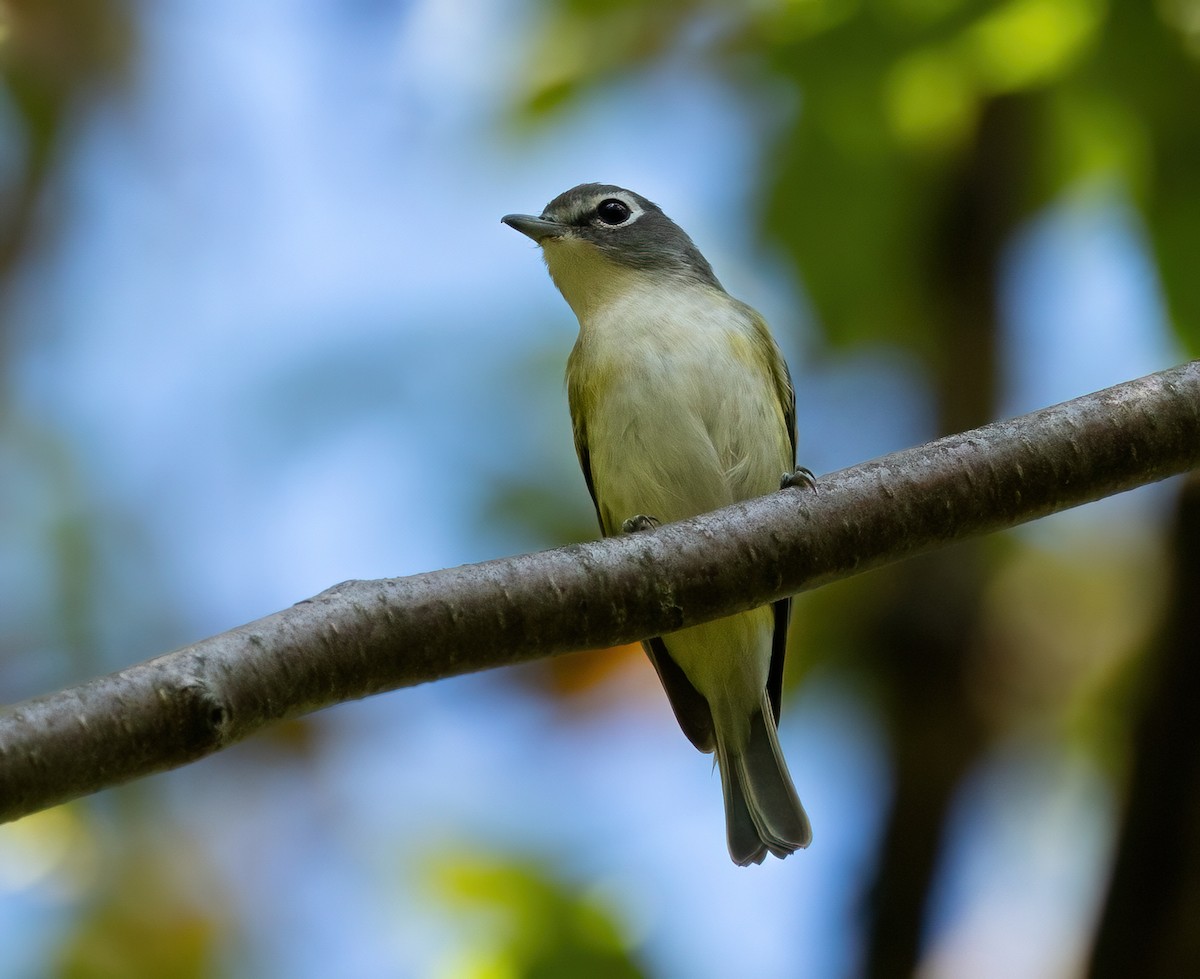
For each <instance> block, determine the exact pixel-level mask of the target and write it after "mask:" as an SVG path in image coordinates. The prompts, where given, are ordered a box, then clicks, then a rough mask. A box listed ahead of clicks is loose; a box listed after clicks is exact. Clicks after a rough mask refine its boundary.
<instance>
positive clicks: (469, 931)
mask: <svg viewBox="0 0 1200 979" xmlns="http://www.w3.org/2000/svg"><path fill="white" fill-rule="evenodd" d="M431 875H432V882H433V886H434V890H435V891H436V892H438V893H439V894H440V895H441V896H442V898H443V899H444V900H445V901H447V902H448V903H449V904H450V905H451V907H452V909H453V910H454V912H455V914H454V918H455V920H456V921H457V922H459V928H460V929H462V931H463V934H464V940H463V941H462V943H461V946H460V947H459V948H458V949H457V951H456V954H455V957H454V960H453V961H452V962H449V963H447V965H446V967H445V970H444V971H445V974H446V975H447V976H454V977H455V979H517V977H520V979H558V977H561V976H571V977H573V979H575V977H577V979H636V977H639V976H643V975H645V973H644V972H643V971H642V969H641V968H640V967H639V966H638V965H637V963H636V962H635V960H634V957H633V954H632V951H631V949H630V943H629V940H628V939H627V938H626V937H625V936H624V935H623V934H622V928H621V927H620V925H619V924H618V922H617V920H616V919H615V918H614V917H613V915H612V912H611V910H610V909H609V908H608V907H606V905H605V904H604V902H603V901H600V900H598V899H596V898H595V897H593V896H589V895H587V894H582V895H581V894H579V893H577V892H576V891H575V890H573V889H572V888H571V887H569V886H567V885H565V884H563V883H562V882H560V881H558V880H556V879H555V878H554V876H553V875H552V874H551V873H549V872H548V871H546V870H545V869H543V868H540V867H536V866H533V865H530V864H525V863H520V862H516V861H513V862H509V861H505V860H501V859H494V858H490V857H487V856H484V855H480V854H476V855H472V856H467V857H464V856H462V855H460V854H455V855H453V856H445V857H443V858H441V859H439V860H436V861H435V862H433V864H432V867H431ZM467 936H469V937H467Z"/></svg>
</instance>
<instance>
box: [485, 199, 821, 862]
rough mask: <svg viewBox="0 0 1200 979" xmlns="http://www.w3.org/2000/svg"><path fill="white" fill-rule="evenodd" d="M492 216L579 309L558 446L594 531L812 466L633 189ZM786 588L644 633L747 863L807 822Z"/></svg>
mask: <svg viewBox="0 0 1200 979" xmlns="http://www.w3.org/2000/svg"><path fill="white" fill-rule="evenodd" d="M503 221H504V223H505V224H507V225H509V226H510V227H512V228H515V229H516V230H517V231H520V232H521V233H522V234H524V235H528V236H529V237H530V238H532V239H533V240H534V241H535V242H537V243H538V244H539V245H541V247H542V253H543V255H544V257H545V259H546V265H547V266H548V267H549V269H550V276H551V278H552V279H553V280H554V284H555V285H556V286H558V289H559V291H560V292H561V293H562V294H563V297H564V298H565V299H566V300H567V302H568V303H569V304H570V306H571V309H573V310H574V311H575V315H576V316H577V317H578V319H579V338H578V340H577V341H576V343H575V348H574V349H573V350H572V351H571V356H570V358H569V359H568V361H567V392H568V399H569V402H570V407H571V420H572V423H573V427H574V432H575V450H576V452H577V453H578V455H579V464H580V466H581V467H582V468H583V477H584V479H585V480H586V481H587V486H588V490H589V491H590V492H591V494H592V501H593V502H594V503H595V505H596V514H597V516H598V517H599V518H600V528H601V530H602V532H603V533H604V535H605V536H611V535H613V534H616V533H619V532H621V531H626V532H632V531H637V530H641V529H644V528H647V527H653V526H655V525H657V524H658V523H659V522H661V521H670V520H681V519H684V518H685V517H692V516H695V515H696V514H699V513H705V512H707V511H709V510H715V509H717V508H718V507H723V506H726V505H728V504H730V503H733V502H735V501H737V500H744V499H748V498H750V497H754V496H761V495H763V494H765V493H768V492H771V491H773V490H775V489H777V488H779V487H780V485H781V479H780V474H781V473H783V474H784V476H783V485H796V484H798V483H800V482H811V474H809V473H808V471H807V470H805V469H796V468H795V457H796V429H795V394H794V392H793V389H792V381H791V377H790V376H789V374H788V369H787V364H786V362H785V361H784V359H783V355H782V354H781V353H780V351H779V347H778V346H777V345H776V344H775V341H774V339H773V338H772V336H771V333H770V331H769V330H768V329H767V325H766V323H765V322H764V321H763V318H762V317H761V316H759V314H758V313H756V312H755V311H754V310H753V309H751V308H750V307H749V306H747V305H746V304H745V303H742V302H739V301H738V300H736V299H734V298H733V297H732V296H730V295H729V293H727V292H726V291H725V290H724V289H723V288H722V287H721V284H720V283H719V282H718V281H717V277H716V276H715V275H713V271H712V268H711V267H710V266H709V264H708V262H707V261H705V259H704V256H703V255H701V254H700V251H699V250H698V249H697V248H696V246H695V245H694V244H693V243H692V240H691V239H690V238H689V237H688V236H687V235H686V234H685V233H684V231H683V230H682V229H681V228H680V227H678V226H677V225H676V224H675V223H674V222H673V221H671V219H670V218H668V217H667V216H666V215H665V214H663V212H662V211H661V210H660V209H659V208H658V206H657V205H655V204H653V203H651V202H650V201H648V200H646V198H644V197H642V196H640V195H639V194H635V193H633V192H632V191H628V190H624V189H623V188H621V187H614V186H611V185H608V184H580V185H579V186H578V187H574V188H572V189H571V190H568V191H567V192H566V193H564V194H560V195H559V196H558V197H556V198H555V199H554V200H552V201H551V202H550V203H549V204H548V205H546V208H545V210H543V211H542V213H541V216H539V217H534V216H533V215H530V214H509V215H507V216H506V217H505V218H504V219H503ZM790 607H791V600H790V599H785V600H783V601H779V602H776V603H775V604H774V605H773V606H771V607H767V606H763V607H762V608H757V609H754V610H752V611H749V612H742V613H740V614H738V615H733V616H730V617H728V618H725V619H720V620H718V621H716V622H708V623H706V624H704V625H698V626H692V627H691V628H687V629H682V630H680V631H678V632H673V633H670V634H668V635H665V636H662V637H660V638H657V639H651V640H649V641H648V642H646V643H645V647H646V652H647V653H648V654H649V656H650V661H651V662H652V663H653V664H654V668H655V669H656V670H657V671H658V675H659V678H660V679H661V680H662V684H663V687H664V688H665V689H666V692H667V697H668V698H669V699H670V701H671V706H672V708H673V709H674V711H675V716H676V718H678V720H679V724H680V726H681V727H682V728H683V732H684V734H686V735H687V736H688V738H689V739H690V740H691V742H692V744H694V745H695V746H696V747H697V748H699V749H700V750H701V751H705V752H711V751H714V750H715V751H716V753H717V764H718V766H719V767H720V770H721V782H722V785H723V788H724V795H725V819H726V827H727V833H728V839H729V854H730V856H731V857H733V860H734V862H735V863H737V864H740V865H743V866H745V865H747V864H750V863H761V862H762V861H763V859H764V857H765V856H766V854H767V852H768V851H769V852H771V853H773V854H775V855H776V856H777V857H784V856H787V855H788V854H789V853H793V852H794V851H795V850H797V849H798V848H800V847H805V846H807V845H808V843H809V841H810V840H811V838H812V830H811V828H810V827H809V822H808V817H807V816H806V815H805V812H804V808H803V807H802V806H801V805H800V799H799V798H798V797H797V795H796V789H795V787H794V786H793V785H792V779H791V776H790V775H789V774H788V770H787V765H786V763H785V762H784V759H783V754H782V752H781V751H780V748H779V738H778V735H777V733H776V724H777V723H778V720H779V701H780V692H781V687H782V683H783V658H784V652H785V649H786V645H787V627H788V615H789V612H790Z"/></svg>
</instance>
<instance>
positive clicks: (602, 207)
mask: <svg viewBox="0 0 1200 979" xmlns="http://www.w3.org/2000/svg"><path fill="white" fill-rule="evenodd" d="M632 213H633V212H632V211H630V210H629V205H628V204H626V203H625V202H624V201H619V200H617V199H616V198H615V197H610V198H609V199H608V200H606V201H601V202H600V203H599V205H597V207H596V216H597V217H598V218H599V219H600V220H601V221H603V222H604V223H605V224H611V225H618V224H624V223H625V222H626V221H628V220H629V215H630V214H632Z"/></svg>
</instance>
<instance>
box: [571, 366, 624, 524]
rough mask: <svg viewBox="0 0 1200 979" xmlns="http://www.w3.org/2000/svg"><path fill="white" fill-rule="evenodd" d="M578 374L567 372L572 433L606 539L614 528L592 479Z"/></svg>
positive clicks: (577, 454)
mask: <svg viewBox="0 0 1200 979" xmlns="http://www.w3.org/2000/svg"><path fill="white" fill-rule="evenodd" d="M578 376H579V375H578V373H577V372H575V371H568V372H567V404H568V406H569V407H570V409H571V432H572V434H573V435H574V436H575V455H576V456H578V457H579V468H580V469H582V470H583V481H584V482H585V483H587V488H588V493H589V494H590V495H591V497H592V506H594V507H595V508H596V520H597V521H598V522H599V524H600V533H601V534H603V535H604V536H605V537H608V536H610V535H611V534H612V532H613V531H612V528H610V527H606V526H604V514H603V513H602V512H601V510H600V501H599V500H598V499H596V483H595V481H594V480H593V479H592V456H591V453H590V452H589V451H588V440H587V419H586V418H585V417H584V413H583V390H582V385H581V384H580V382H579V380H578Z"/></svg>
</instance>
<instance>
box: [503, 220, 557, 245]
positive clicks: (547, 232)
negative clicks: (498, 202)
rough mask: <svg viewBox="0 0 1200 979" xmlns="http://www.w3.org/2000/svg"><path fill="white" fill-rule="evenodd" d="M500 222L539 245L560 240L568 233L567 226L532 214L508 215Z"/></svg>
mask: <svg viewBox="0 0 1200 979" xmlns="http://www.w3.org/2000/svg"><path fill="white" fill-rule="evenodd" d="M500 220H501V222H503V223H504V224H507V225H508V226H509V227H510V228H515V229H516V230H517V231H519V232H521V234H523V235H527V236H528V237H530V238H532V239H533V240H534V241H536V242H537V243H538V244H541V243H542V242H543V241H545V240H546V239H547V238H560V237H562V235H564V234H565V233H566V231H567V226H566V225H565V224H559V223H558V222H557V221H547V220H546V219H545V218H537V217H534V216H533V215H532V214H506V215H504V217H502V218H501V219H500Z"/></svg>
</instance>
